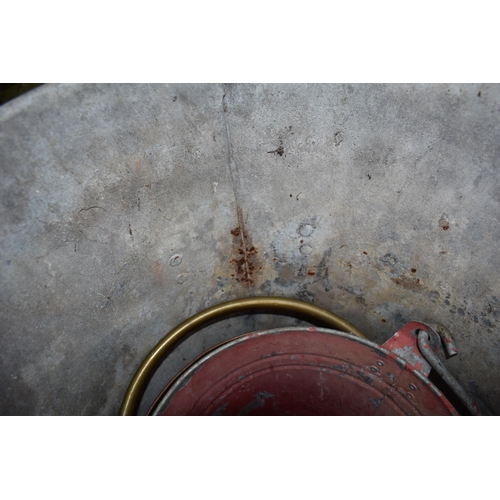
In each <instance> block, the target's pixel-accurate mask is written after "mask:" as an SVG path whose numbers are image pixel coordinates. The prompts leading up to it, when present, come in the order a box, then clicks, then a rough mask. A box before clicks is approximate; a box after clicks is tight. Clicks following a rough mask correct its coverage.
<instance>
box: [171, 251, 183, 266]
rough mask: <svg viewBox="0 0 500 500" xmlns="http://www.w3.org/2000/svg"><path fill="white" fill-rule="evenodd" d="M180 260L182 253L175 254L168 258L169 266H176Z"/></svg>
mask: <svg viewBox="0 0 500 500" xmlns="http://www.w3.org/2000/svg"><path fill="white" fill-rule="evenodd" d="M181 262H182V254H179V253H178V254H175V255H173V256H172V258H171V259H170V265H171V266H178V265H179V264H180V263H181Z"/></svg>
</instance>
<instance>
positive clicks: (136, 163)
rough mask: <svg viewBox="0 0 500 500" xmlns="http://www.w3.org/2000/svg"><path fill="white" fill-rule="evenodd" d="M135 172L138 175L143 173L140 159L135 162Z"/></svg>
mask: <svg viewBox="0 0 500 500" xmlns="http://www.w3.org/2000/svg"><path fill="white" fill-rule="evenodd" d="M135 173H136V174H137V175H141V173H142V170H141V162H140V161H136V162H135Z"/></svg>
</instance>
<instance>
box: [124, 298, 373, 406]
mask: <svg viewBox="0 0 500 500" xmlns="http://www.w3.org/2000/svg"><path fill="white" fill-rule="evenodd" d="M250 311H253V312H256V311H257V312H259V311H266V312H269V313H275V314H287V315H290V316H294V317H295V316H300V317H303V318H304V319H305V320H306V321H309V322H310V323H315V324H316V323H319V324H320V325H321V326H326V327H328V328H332V329H335V330H340V331H342V332H346V333H352V334H354V335H356V336H357V337H361V338H363V339H366V338H367V337H366V336H365V335H363V333H361V332H360V331H359V330H358V329H357V328H356V327H355V326H353V325H351V323H349V322H348V321H346V320H345V319H343V318H341V317H340V316H337V315H336V314H334V313H332V312H330V311H327V310H326V309H323V308H321V307H318V306H315V305H313V304H309V303H307V302H302V301H300V300H295V299H288V298H285V297H249V298H244V299H236V300H231V301H229V302H225V303H223V304H219V305H216V306H213V307H210V308H208V309H205V310H204V311H201V312H199V313H198V314H195V315H194V316H191V318H188V319H187V320H186V321H184V322H182V323H181V324H180V325H178V326H177V327H175V328H174V329H173V330H171V331H170V332H169V333H167V335H165V337H163V338H162V339H161V340H160V342H158V344H156V346H155V347H154V348H153V350H152V351H151V352H150V353H149V354H148V356H147V357H146V359H145V360H144V361H143V362H142V364H141V366H140V367H139V369H138V370H137V372H136V373H135V375H134V378H133V379H132V381H131V382H130V385H129V387H128V389H127V392H126V394H125V397H124V398H123V402H122V406H121V408H120V415H124V416H127V415H136V414H137V410H138V408H139V404H140V402H141V399H142V396H143V395H144V392H145V390H146V387H147V385H148V383H149V381H150V380H151V378H152V376H153V375H154V373H155V371H156V370H157V369H158V367H159V366H160V365H161V363H162V362H163V360H164V359H165V357H166V356H167V355H168V354H169V353H170V352H171V351H172V350H173V349H174V347H176V346H177V345H178V344H179V343H180V342H181V341H182V340H184V339H185V338H187V337H188V336H189V335H190V334H191V333H193V332H194V331H195V330H198V329H199V328H200V327H202V326H205V325H207V324H208V323H211V322H213V321H215V320H219V319H222V318H223V317H225V316H228V315H234V314H248V313H249V312H250Z"/></svg>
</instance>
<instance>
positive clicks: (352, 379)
mask: <svg viewBox="0 0 500 500" xmlns="http://www.w3.org/2000/svg"><path fill="white" fill-rule="evenodd" d="M416 325H417V326H418V325H419V324H418V323H410V324H409V325H407V326H406V327H405V328H404V329H402V330H401V331H400V332H397V333H396V335H395V336H394V337H393V338H392V339H391V342H390V345H389V344H388V343H386V344H384V345H385V346H387V347H389V348H388V349H387V348H385V347H381V346H379V345H377V344H375V343H373V342H370V341H368V340H365V339H362V338H359V337H356V336H354V335H351V334H348V333H343V332H339V331H335V330H327V329H322V328H313V327H310V328H281V329H275V330H266V331H260V332H254V333H250V334H246V335H241V336H239V337H236V338H233V339H231V340H229V341H227V342H225V343H223V344H221V345H219V346H217V347H215V348H213V349H211V350H210V351H207V352H206V353H204V354H203V355H202V356H200V357H199V358H197V359H196V360H195V361H193V362H192V363H191V364H190V365H189V366H187V367H186V368H185V369H184V370H183V371H182V372H180V373H179V374H178V375H177V376H176V377H175V378H174V379H173V380H172V381H171V382H170V383H169V384H168V385H167V387H166V388H165V389H164V391H163V392H162V394H161V395H160V396H159V397H158V398H157V400H156V401H155V403H154V404H153V406H152V407H151V409H150V410H149V412H148V413H149V414H150V415H458V413H457V411H456V410H455V409H454V407H453V406H452V405H451V404H450V402H449V401H448V400H447V399H446V398H445V397H444V395H443V394H442V393H441V392H440V391H439V390H438V389H437V388H436V387H435V386H434V385H433V384H432V383H431V382H430V381H429V380H428V379H427V376H426V375H427V374H428V372H427V373H426V372H425V369H423V371H422V365H421V363H420V361H421V358H420V357H418V356H417V358H418V359H417V358H415V362H414V363H411V359H410V358H408V357H406V360H405V359H403V358H401V357H399V356H398V355H397V352H398V350H397V349H398V346H402V345H403V344H402V342H401V340H403V341H404V342H406V344H408V345H409V344H410V343H411V342H412V340H411V335H414V332H415V330H416ZM412 332H413V333H412ZM404 342H403V343H404ZM406 344H405V347H406ZM389 349H390V350H389ZM409 359H410V361H408V360H409ZM419 363H420V364H419ZM424 363H425V361H424Z"/></svg>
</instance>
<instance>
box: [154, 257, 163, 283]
mask: <svg viewBox="0 0 500 500" xmlns="http://www.w3.org/2000/svg"><path fill="white" fill-rule="evenodd" d="M164 274H165V271H164V269H163V266H162V264H161V262H160V261H158V260H157V261H156V262H155V263H154V265H153V277H154V282H155V284H157V285H160V286H162V285H163V276H164Z"/></svg>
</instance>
